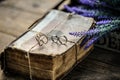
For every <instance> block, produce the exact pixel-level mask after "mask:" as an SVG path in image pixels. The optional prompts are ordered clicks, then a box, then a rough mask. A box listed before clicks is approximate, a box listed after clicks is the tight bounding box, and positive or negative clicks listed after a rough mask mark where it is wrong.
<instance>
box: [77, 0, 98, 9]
mask: <svg viewBox="0 0 120 80" xmlns="http://www.w3.org/2000/svg"><path fill="white" fill-rule="evenodd" d="M79 2H80V3H82V4H84V5H89V6H91V7H94V6H95V3H96V2H95V0H79Z"/></svg>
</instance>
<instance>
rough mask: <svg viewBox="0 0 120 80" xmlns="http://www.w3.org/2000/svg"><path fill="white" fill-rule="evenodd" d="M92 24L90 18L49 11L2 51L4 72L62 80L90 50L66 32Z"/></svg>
mask: <svg viewBox="0 0 120 80" xmlns="http://www.w3.org/2000/svg"><path fill="white" fill-rule="evenodd" d="M93 23H94V20H93V19H92V18H88V17H83V16H80V15H77V14H72V13H66V12H62V11H57V10H52V11H50V12H49V13H48V14H47V15H46V16H45V17H44V18H43V19H42V20H41V21H38V22H37V23H35V25H33V26H32V27H31V28H30V29H28V31H26V32H25V33H24V34H23V35H21V36H20V37H19V38H17V39H16V40H15V41H13V42H12V43H11V44H10V45H9V46H8V47H7V48H6V49H5V51H4V53H3V54H2V55H3V61H2V67H3V69H4V71H7V72H13V73H18V74H22V75H24V76H29V78H30V79H31V80H34V79H35V78H38V79H39V80H59V79H62V77H63V76H65V75H66V74H67V73H68V72H69V71H70V70H71V69H72V68H73V67H74V66H75V65H76V64H77V63H78V62H80V61H81V60H82V59H83V58H84V57H85V56H87V54H88V52H89V51H90V50H91V49H92V48H93V47H92V46H90V47H89V48H88V49H86V50H84V46H83V47H82V48H80V43H81V41H82V39H83V38H84V36H80V37H74V36H71V35H69V32H80V31H84V30H89V29H90V28H91V27H92V24H93ZM86 43H87V42H86Z"/></svg>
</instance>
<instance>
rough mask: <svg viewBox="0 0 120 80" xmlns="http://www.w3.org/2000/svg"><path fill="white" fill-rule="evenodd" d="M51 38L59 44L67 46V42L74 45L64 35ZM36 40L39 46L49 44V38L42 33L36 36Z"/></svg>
mask: <svg viewBox="0 0 120 80" xmlns="http://www.w3.org/2000/svg"><path fill="white" fill-rule="evenodd" d="M50 38H51V40H52V42H54V43H57V44H61V45H66V43H67V42H70V43H74V42H72V41H69V40H68V38H67V37H66V36H65V35H63V36H56V35H53V36H51V37H50ZM35 39H36V40H37V42H38V44H39V46H42V45H43V44H47V43H48V37H47V36H46V35H45V34H42V33H38V34H37V35H36V36H35Z"/></svg>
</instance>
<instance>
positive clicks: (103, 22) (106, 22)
mask: <svg viewBox="0 0 120 80" xmlns="http://www.w3.org/2000/svg"><path fill="white" fill-rule="evenodd" d="M110 22H111V20H102V21H98V22H96V24H97V25H101V24H108V23H110Z"/></svg>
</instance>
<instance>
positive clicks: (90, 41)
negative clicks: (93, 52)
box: [84, 37, 99, 49]
mask: <svg viewBox="0 0 120 80" xmlns="http://www.w3.org/2000/svg"><path fill="white" fill-rule="evenodd" d="M98 38H99V37H93V38H92V39H91V40H89V42H88V43H87V44H86V45H85V47H84V49H87V48H89V47H90V46H91V45H92V44H93V43H94V42H95V41H96V40H97V39H98Z"/></svg>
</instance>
